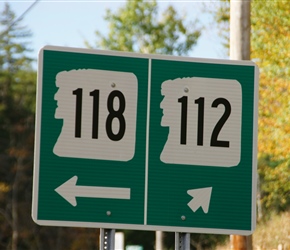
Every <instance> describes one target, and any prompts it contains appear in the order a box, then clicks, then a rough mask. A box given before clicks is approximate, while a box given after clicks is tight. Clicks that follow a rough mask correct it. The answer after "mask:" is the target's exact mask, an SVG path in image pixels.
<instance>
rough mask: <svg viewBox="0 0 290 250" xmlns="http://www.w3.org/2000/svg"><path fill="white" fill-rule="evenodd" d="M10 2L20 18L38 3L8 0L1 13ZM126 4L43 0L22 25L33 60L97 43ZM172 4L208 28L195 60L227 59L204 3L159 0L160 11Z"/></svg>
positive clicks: (91, 0) (199, 44) (187, 19)
mask: <svg viewBox="0 0 290 250" xmlns="http://www.w3.org/2000/svg"><path fill="white" fill-rule="evenodd" d="M5 2H8V3H9V4H10V6H11V8H12V10H13V11H14V12H15V14H16V16H17V17H19V16H20V15H22V14H23V13H24V12H25V11H26V10H27V9H28V8H29V7H30V6H31V5H32V4H33V3H34V2H35V1H34V0H30V1H26V0H17V1H15V0H7V1H5V0H4V1H3V0H1V2H0V11H2V10H3V8H4V3H5ZM124 4H125V1H98V0H90V1H86V0H84V1H80V0H79V1H73V0H66V1H62V0H40V1H38V2H37V3H36V4H35V5H33V7H32V8H31V9H30V10H29V11H28V12H26V14H25V15H24V18H23V21H22V24H24V25H26V26H27V27H28V28H29V29H30V30H31V32H32V34H33V36H32V38H31V47H32V48H33V52H32V57H33V58H35V59H36V58H37V56H38V51H39V50H40V49H41V48H42V47H43V46H45V45H58V46H66V47H76V48H86V46H85V40H86V41H88V42H89V43H90V44H91V45H94V44H95V41H96V35H95V31H96V30H98V31H100V32H101V33H103V34H106V33H107V32H108V23H106V21H105V20H104V16H105V13H106V10H107V9H110V10H112V11H113V12H116V11H117V10H118V8H120V7H121V6H122V5H124ZM169 4H171V5H173V7H174V8H175V9H176V10H177V11H178V13H179V14H180V15H181V16H182V15H184V14H185V15H186V18H185V21H186V22H189V21H193V20H195V19H198V20H199V24H200V25H202V26H207V28H204V29H202V35H201V37H200V38H199V40H198V44H197V46H195V47H194V48H193V50H192V51H191V52H190V53H189V56H191V57H201V58H216V59H225V58H227V56H226V53H225V51H224V50H223V47H222V45H221V41H220V39H219V37H218V35H217V31H215V30H213V29H211V28H210V25H209V22H210V21H209V16H208V15H206V14H205V13H204V11H202V8H203V5H202V3H201V1H197V0H191V1H188V0H187V1H182V0H179V1H172V0H171V1H170V0H167V1H162V0H159V1H158V6H159V9H160V11H161V12H162V10H164V9H165V8H166V7H167V6H168V5H169Z"/></svg>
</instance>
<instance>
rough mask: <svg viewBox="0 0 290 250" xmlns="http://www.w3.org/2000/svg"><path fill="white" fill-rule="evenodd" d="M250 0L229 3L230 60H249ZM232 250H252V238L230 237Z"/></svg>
mask: <svg viewBox="0 0 290 250" xmlns="http://www.w3.org/2000/svg"><path fill="white" fill-rule="evenodd" d="M250 13H251V0H231V1H230V59H233V60H250V49H251V46H250V34H251V19H250ZM230 242H231V249H232V250H252V236H241V235H231V236H230Z"/></svg>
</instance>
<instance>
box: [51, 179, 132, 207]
mask: <svg viewBox="0 0 290 250" xmlns="http://www.w3.org/2000/svg"><path fill="white" fill-rule="evenodd" d="M77 180H78V177H77V176H74V177H72V178H70V179H69V180H68V181H66V182H64V183H63V184H61V185H60V186H59V187H58V188H56V189H55V192H57V193H58V194H59V195H60V196H62V197H63V198H64V199H65V200H66V201H68V202H69V203H70V204H71V205H72V206H74V207H75V206H76V205H77V201H76V197H86V198H107V199H127V200H129V199H130V191H131V190H130V188H114V187H92V186H77V185H76V183H77Z"/></svg>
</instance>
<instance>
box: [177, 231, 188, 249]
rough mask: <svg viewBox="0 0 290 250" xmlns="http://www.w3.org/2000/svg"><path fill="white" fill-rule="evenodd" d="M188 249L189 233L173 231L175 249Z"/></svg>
mask: <svg viewBox="0 0 290 250" xmlns="http://www.w3.org/2000/svg"><path fill="white" fill-rule="evenodd" d="M188 249H190V233H178V232H176V233H175V250H188Z"/></svg>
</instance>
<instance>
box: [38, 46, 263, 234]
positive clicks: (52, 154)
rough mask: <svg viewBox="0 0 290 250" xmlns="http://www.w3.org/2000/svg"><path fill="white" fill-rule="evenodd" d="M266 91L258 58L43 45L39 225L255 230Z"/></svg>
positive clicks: (221, 231)
mask: <svg viewBox="0 0 290 250" xmlns="http://www.w3.org/2000/svg"><path fill="white" fill-rule="evenodd" d="M257 96H258V68H257V66H256V65H255V64H254V63H252V62H250V61H229V60H206V59H197V58H190V57H175V56H160V55H145V54H135V53H125V52H124V53H123V52H113V51H100V50H85V49H75V48H63V47H54V46H47V47H44V48H43V49H42V50H41V51H40V54H39V68H38V90H37V116H36V144H35V166H34V186H33V206H32V217H33V219H34V221H35V222H36V223H38V224H40V225H54V226H82V227H102V228H115V229H140V230H163V231H175V232H195V233H221V234H250V233H251V232H252V231H253V230H254V228H255V224H256V217H255V198H256V177H257V176H256V157H257V156H256V146H257V145H256V143H257V142H256V141H257Z"/></svg>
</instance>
